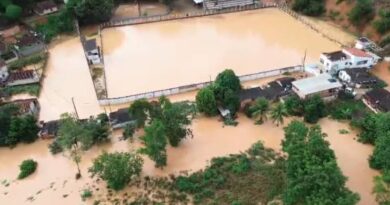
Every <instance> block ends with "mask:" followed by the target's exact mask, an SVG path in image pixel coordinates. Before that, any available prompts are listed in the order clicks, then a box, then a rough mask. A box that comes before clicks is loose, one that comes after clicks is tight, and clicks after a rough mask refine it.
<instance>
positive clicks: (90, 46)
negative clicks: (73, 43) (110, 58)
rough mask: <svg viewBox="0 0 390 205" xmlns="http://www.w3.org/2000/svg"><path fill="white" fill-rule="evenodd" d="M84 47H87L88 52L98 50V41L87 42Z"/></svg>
mask: <svg viewBox="0 0 390 205" xmlns="http://www.w3.org/2000/svg"><path fill="white" fill-rule="evenodd" d="M84 47H85V50H86V51H92V50H95V49H97V46H96V39H90V40H88V41H86V42H85V44H84Z"/></svg>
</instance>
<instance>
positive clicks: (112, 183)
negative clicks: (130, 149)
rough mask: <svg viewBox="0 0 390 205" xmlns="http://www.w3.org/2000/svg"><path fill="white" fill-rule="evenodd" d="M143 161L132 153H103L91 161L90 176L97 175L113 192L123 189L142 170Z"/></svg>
mask: <svg viewBox="0 0 390 205" xmlns="http://www.w3.org/2000/svg"><path fill="white" fill-rule="evenodd" d="M142 165H143V160H142V158H141V157H140V156H138V155H136V154H133V153H125V152H115V153H107V152H104V153H103V154H101V155H100V156H99V157H98V158H96V159H95V160H94V161H93V165H92V167H91V168H89V172H91V173H92V175H93V176H94V175H98V176H99V177H100V178H102V179H103V180H105V181H106V182H107V184H108V187H110V188H111V189H114V190H121V189H123V188H124V187H125V186H126V184H128V183H129V182H130V181H131V180H132V179H133V178H134V177H135V176H139V175H140V173H141V170H142Z"/></svg>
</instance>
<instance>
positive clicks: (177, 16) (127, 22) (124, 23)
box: [99, 3, 278, 29]
mask: <svg viewBox="0 0 390 205" xmlns="http://www.w3.org/2000/svg"><path fill="white" fill-rule="evenodd" d="M277 6H278V5H277V4H276V3H259V4H252V5H244V6H237V7H231V8H226V9H221V10H203V11H198V12H190V13H186V14H165V15H155V16H147V17H135V18H134V17H130V18H127V19H119V20H111V21H109V22H106V23H102V24H100V26H99V27H100V29H104V28H109V27H116V26H127V25H135V24H145V23H153V22H160V21H170V20H179V19H187V18H195V17H202V16H211V15H218V14H225V13H233V12H239V11H247V10H255V9H263V8H272V7H277Z"/></svg>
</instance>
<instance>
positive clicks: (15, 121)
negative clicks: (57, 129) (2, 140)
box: [8, 115, 39, 144]
mask: <svg viewBox="0 0 390 205" xmlns="http://www.w3.org/2000/svg"><path fill="white" fill-rule="evenodd" d="M38 132H39V127H38V126H37V120H36V119H35V117H34V116H32V115H26V116H23V117H14V118H12V120H11V124H10V128H9V136H8V137H9V139H12V140H13V143H15V144H16V143H17V142H20V141H22V142H26V143H31V142H34V141H35V140H36V139H37V138H38Z"/></svg>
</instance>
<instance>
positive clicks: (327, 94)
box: [292, 73, 342, 100]
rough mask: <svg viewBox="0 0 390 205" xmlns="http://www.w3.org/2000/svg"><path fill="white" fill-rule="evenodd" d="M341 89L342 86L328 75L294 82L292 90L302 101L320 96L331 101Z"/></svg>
mask: <svg viewBox="0 0 390 205" xmlns="http://www.w3.org/2000/svg"><path fill="white" fill-rule="evenodd" d="M341 87H342V84H341V83H340V82H339V81H338V80H337V79H334V78H332V76H331V75H330V74H328V73H323V74H320V75H318V76H314V77H310V78H304V79H301V80H296V81H293V82H292V90H293V91H294V92H295V93H296V94H297V95H298V96H299V97H300V98H301V99H306V98H308V97H311V96H313V95H320V96H321V97H322V98H324V100H331V99H334V98H335V97H336V96H337V93H338V90H339V89H340V88H341Z"/></svg>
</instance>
